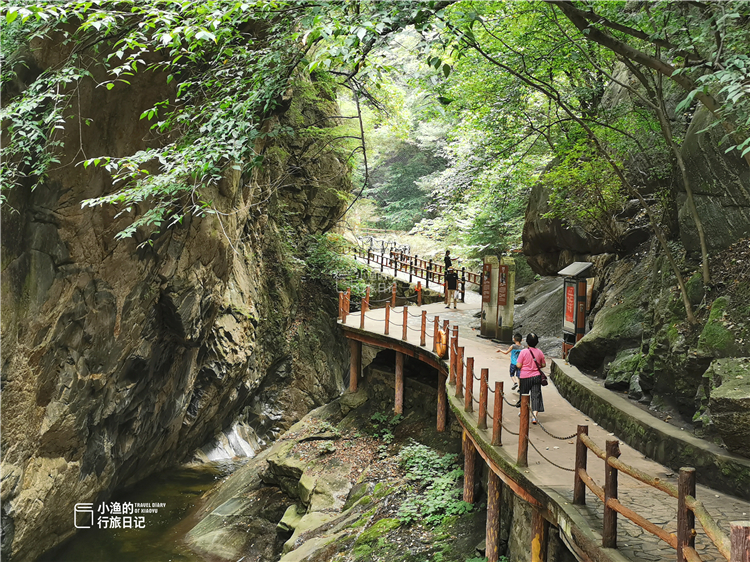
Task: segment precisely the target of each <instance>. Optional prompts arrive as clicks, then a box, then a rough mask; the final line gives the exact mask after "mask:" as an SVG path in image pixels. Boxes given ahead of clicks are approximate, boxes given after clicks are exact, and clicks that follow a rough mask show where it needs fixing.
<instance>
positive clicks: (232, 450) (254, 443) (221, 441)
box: [194, 421, 265, 462]
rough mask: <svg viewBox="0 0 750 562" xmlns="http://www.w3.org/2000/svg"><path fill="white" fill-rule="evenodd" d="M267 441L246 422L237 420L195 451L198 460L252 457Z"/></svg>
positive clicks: (209, 460) (195, 458) (208, 460)
mask: <svg viewBox="0 0 750 562" xmlns="http://www.w3.org/2000/svg"><path fill="white" fill-rule="evenodd" d="M264 445H265V442H264V441H263V440H262V439H260V437H258V435H257V434H256V433H255V430H254V429H253V428H252V427H250V426H249V425H247V424H246V423H243V422H240V421H236V422H234V423H233V424H232V425H231V427H229V428H227V429H225V430H224V431H222V432H221V433H219V434H218V435H217V436H216V437H214V438H213V439H212V440H211V441H209V442H208V443H206V444H205V445H203V446H202V447H201V448H200V449H198V450H197V451H196V452H195V457H194V460H195V461H197V462H211V461H221V460H228V459H234V458H237V457H248V458H252V457H254V456H255V453H256V451H259V450H260V449H262V448H263V446H264Z"/></svg>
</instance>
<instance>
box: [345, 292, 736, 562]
mask: <svg viewBox="0 0 750 562" xmlns="http://www.w3.org/2000/svg"><path fill="white" fill-rule="evenodd" d="M394 287H395V283H394ZM418 294H419V295H420V296H421V292H419V293H418ZM394 298H395V292H394ZM350 302H351V290H347V291H346V292H343V291H342V292H340V293H339V318H340V319H341V320H342V322H343V323H344V324H346V318H347V315H348V314H349V305H350ZM420 304H421V302H420ZM394 305H395V300H391V301H389V302H386V303H385V324H384V329H383V333H384V335H390V328H391V323H392V322H394V319H393V318H395V317H400V319H401V322H400V324H396V325H397V326H399V327H401V340H402V341H408V337H409V336H408V332H409V330H412V331H417V332H419V345H420V346H422V347H424V346H426V336H427V329H428V328H427V327H428V325H432V326H433V328H432V339H433V349H432V351H433V352H435V353H437V352H438V340H439V339H444V340H445V341H448V342H449V345H448V381H447V382H448V384H450V385H452V386H454V391H455V397H456V398H457V399H459V400H460V399H463V405H464V411H465V412H470V413H473V412H474V411H475V410H474V406H475V404H476V405H477V406H478V410H477V427H478V428H479V429H483V430H486V429H488V423H487V418H488V417H489V418H490V420H491V422H492V433H491V434H492V437H491V445H492V446H497V447H499V446H501V445H502V431H503V429H506V431H509V432H511V433H513V434H514V435H515V433H514V432H513V431H512V430H510V429H508V428H507V427H505V426H504V425H503V423H502V416H503V403H507V404H508V405H510V406H519V404H518V403H513V404H512V403H510V402H508V400H507V399H506V398H505V394H504V389H503V382H502V381H495V385H494V389H493V390H490V388H489V369H484V368H483V369H481V373H480V376H479V377H477V376H476V375H475V372H474V358H473V357H464V354H465V348H464V347H462V346H460V345H459V327H458V326H453V327H452V331H451V326H450V324H449V321H448V320H444V321H443V324H442V327H441V326H440V317H439V316H437V315H436V316H435V317H434V318H433V319H432V321H431V322H430V321H429V319H428V318H427V311H426V310H423V311H422V312H421V314H419V315H411V316H417V317H421V322H420V324H419V326H420V327H419V328H413V327H411V326H408V320H409V316H410V312H409V307H408V306H404V307H403V309H402V310H401V311H400V312H401V314H398V315H397V314H396V311H395V310H394V309H395V306H394ZM361 310H362V313H361V317H360V325H359V327H360V329H362V330H364V329H365V318H367V316H366V313H367V311H369V310H370V306H369V293H368V295H366V297H365V298H363V299H362V304H361ZM371 319H372V320H376V321H378V322H382V321H383V320H382V319H379V318H371ZM451 332H452V333H451ZM441 333H442V334H441ZM439 336H441V337H439ZM391 337H392V336H391ZM439 358H440V359H442V357H439ZM396 371H397V373H398V371H399V369H398V366H397V369H396ZM475 381H479V398H478V399H475V398H474V394H475V391H474V388H475V384H474V383H475ZM445 382H446V381H445V377H444V376H443V377H441V378H440V380H439V383H438V420H437V428H438V431H444V430H445V428H446V415H447V414H446V408H447V406H446V393H447V388H446V384H445ZM352 384H353V385H355V389H356V377H354V378H353V379H352ZM399 388H401V391H400V392H403V385H401V386H400V387H399V385H398V384H396V394H397V396H396V400H395V403H396V405H397V406H396V407H397V410H398V409H399V408H403V397H402V396H401V397H399ZM490 393H492V394H494V397H493V399H492V408H491V410H490V407H489V406H490V399H489V395H490ZM529 401H530V396H529V395H528V394H524V395H521V400H520V408H521V414H520V418H519V427H518V434H517V435H518V451H517V457H516V465H517V466H519V467H527V466H528V448H529V444H530V442H529V418H530V416H529V414H530V403H529ZM490 411H491V413H490ZM396 413H402V412H401V411H397V412H396ZM540 425H541V424H540ZM542 429H543V430H544V431H545V432H546V433H547V434H549V435H550V436H552V437H554V438H557V439H564V440H567V439H571V438H572V437H574V436H575V437H576V456H575V468H574V469H573V473H574V477H573V504H574V505H584V504H585V502H586V488H588V489H589V490H591V492H592V493H593V494H594V495H595V496H596V497H597V498H599V499H600V500H601V501H602V502H603V504H604V518H603V523H602V525H603V529H602V547H604V548H617V514H618V513H619V514H620V515H622V516H624V517H626V518H627V519H629V520H630V521H632V522H633V523H635V524H636V525H638V526H639V527H641V528H642V529H643V530H644V531H647V532H649V533H651V534H653V535H655V536H656V537H658V538H659V539H661V540H663V541H664V542H666V543H667V544H668V545H669V546H671V547H672V548H674V549H675V550H676V560H677V562H701V561H702V560H703V559H702V558H701V556H700V554H699V553H698V551H697V550H696V549H695V536H696V529H695V520H696V519H697V520H698V522H699V523H700V524H701V527H702V528H703V530H704V532H705V534H706V536H707V537H708V538H709V539H710V540H711V541H712V542H713V544H714V545H715V546H716V548H717V550H718V551H719V553H720V554H721V555H722V556H723V557H724V558H725V559H726V560H727V561H728V562H750V521H736V522H731V523H730V536H727V535H726V533H724V531H722V529H721V528H720V527H719V526H718V525H717V524H716V522H715V521H714V519H713V518H712V517H711V516H710V514H709V513H708V511H707V510H706V508H705V507H704V505H703V504H702V503H701V502H700V501H698V500H697V499H696V498H695V496H696V493H695V491H696V485H695V469H694V468H682V469H680V472H679V479H678V485H677V486H676V487H675V486H674V485H672V484H670V483H668V482H662V481H661V480H660V479H659V478H656V477H653V476H650V475H648V474H645V473H643V472H641V471H639V470H638V469H636V468H633V467H631V466H629V465H627V464H625V463H623V462H622V461H621V460H620V459H619V457H620V448H619V441H617V440H608V441H607V443H606V447H605V449H604V450H602V449H601V448H600V447H599V446H597V445H596V444H595V443H594V442H593V441H592V440H591V439H590V438H589V436H588V426H586V425H579V426H578V428H577V432H576V433H575V434H573V435H571V436H565V437H556V436H554V435H552V434H551V433H550V432H549V431H547V429H545V428H544V427H542ZM532 446H533V444H532ZM589 450H590V451H592V452H593V453H594V455H596V456H597V457H599V458H600V459H602V460H604V462H605V477H604V485H603V486H600V485H599V484H597V483H596V482H595V481H594V479H593V478H592V477H591V476H590V475H589V474H588V472H587V471H586V468H587V462H588V455H587V453H588V451H589ZM540 454H541V453H540ZM542 458H544V459H545V460H548V459H546V458H545V457H542ZM466 462H467V463H469V462H473V456H471V455H466ZM548 462H552V461H548ZM553 464H554V463H553ZM555 466H557V465H555ZM560 468H562V467H560ZM566 470H570V469H566ZM464 472H465V474H466V475H471V474H473V470H470V467H465V471H464ZM619 473H624V474H626V475H627V476H630V477H631V478H634V479H636V480H638V481H639V482H642V483H644V484H647V485H649V486H651V487H653V488H654V489H656V490H660V491H662V492H664V493H666V494H667V495H669V496H671V497H673V498H677V534H676V535H675V534H673V533H670V532H669V531H666V530H665V529H663V528H662V527H659V526H658V525H656V524H655V523H653V522H651V521H649V520H648V519H647V518H645V517H644V516H642V515H640V514H638V513H636V512H635V511H634V510H632V509H630V508H628V507H626V506H624V505H623V504H622V503H621V502H620V501H619V499H618V475H619ZM464 498H473V481H472V480H471V478H465V480H464ZM466 501H468V500H466ZM489 513H490V510H489V508H488V517H489ZM489 527H490V525H488V528H489ZM488 537H489V535H488ZM494 542H495V541H494V539H493V544H492V548H493V549H494V550H492V551H491V550H490V547H491V544H490V539H489V538H488V543H487V547H488V559H489V560H497V559H498V557H497V551H496V547H497V545H496V544H494Z"/></svg>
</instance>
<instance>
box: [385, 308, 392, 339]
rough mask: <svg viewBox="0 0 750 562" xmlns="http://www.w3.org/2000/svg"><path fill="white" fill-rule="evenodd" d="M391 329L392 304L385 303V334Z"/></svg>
mask: <svg viewBox="0 0 750 562" xmlns="http://www.w3.org/2000/svg"><path fill="white" fill-rule="evenodd" d="M390 331H391V304H390V303H385V335H386V336H387V335H388V334H389V333H390Z"/></svg>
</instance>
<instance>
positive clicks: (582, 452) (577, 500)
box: [573, 425, 589, 505]
mask: <svg viewBox="0 0 750 562" xmlns="http://www.w3.org/2000/svg"><path fill="white" fill-rule="evenodd" d="M588 434H589V426H587V425H579V426H578V435H577V436H576V463H575V472H574V474H573V503H574V504H575V505H584V504H585V503H586V484H584V483H583V480H582V479H581V475H580V470H581V469H583V470H586V464H587V459H588V451H589V450H588V447H586V445H585V444H584V443H583V440H582V439H581V435H588Z"/></svg>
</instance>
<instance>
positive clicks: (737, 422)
mask: <svg viewBox="0 0 750 562" xmlns="http://www.w3.org/2000/svg"><path fill="white" fill-rule="evenodd" d="M705 376H706V379H707V381H708V383H709V386H710V388H711V391H710V393H711V394H710V398H709V403H708V407H709V410H710V413H711V420H712V422H713V426H714V429H715V430H716V431H717V432H718V433H719V435H720V436H721V438H722V439H723V440H724V444H725V445H726V446H727V449H728V450H729V451H731V452H733V453H736V454H738V455H742V456H745V457H750V357H734V358H725V359H716V360H714V361H713V362H712V363H711V365H710V366H709V368H708V370H707V371H706V374H705Z"/></svg>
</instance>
